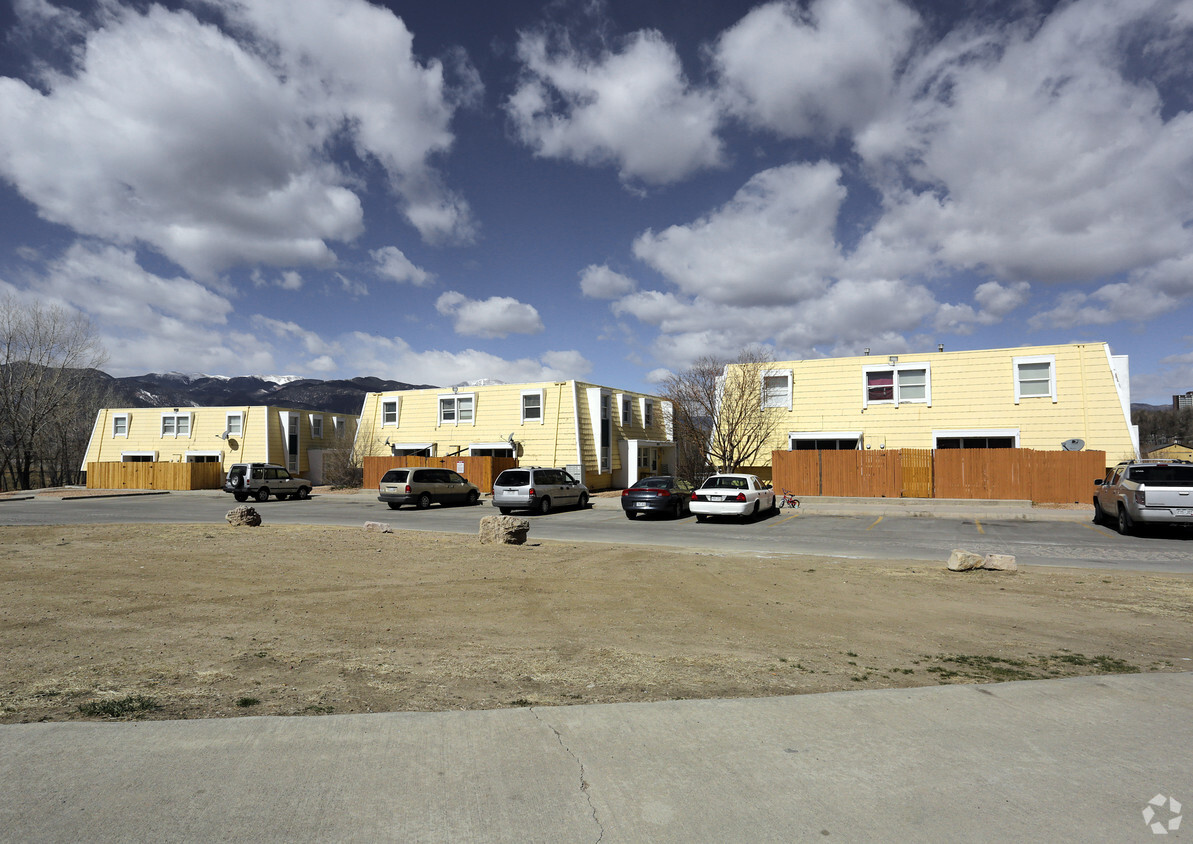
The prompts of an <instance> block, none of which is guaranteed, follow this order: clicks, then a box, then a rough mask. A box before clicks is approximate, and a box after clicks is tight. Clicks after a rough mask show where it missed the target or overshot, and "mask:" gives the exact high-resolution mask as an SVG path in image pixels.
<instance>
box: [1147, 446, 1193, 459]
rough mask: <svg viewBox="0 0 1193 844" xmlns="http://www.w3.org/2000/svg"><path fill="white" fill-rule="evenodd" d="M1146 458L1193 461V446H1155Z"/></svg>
mask: <svg viewBox="0 0 1193 844" xmlns="http://www.w3.org/2000/svg"><path fill="white" fill-rule="evenodd" d="M1144 456H1145V457H1147V458H1149V459H1151V460H1193V446H1189V445H1184V444H1182V443H1169V444H1168V445H1161V446H1154V447H1153V448H1152V449H1151V450H1150V451H1148V452H1147V454H1146V455H1144Z"/></svg>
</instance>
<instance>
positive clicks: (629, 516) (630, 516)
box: [625, 510, 638, 522]
mask: <svg viewBox="0 0 1193 844" xmlns="http://www.w3.org/2000/svg"><path fill="white" fill-rule="evenodd" d="M625 517H626V518H627V519H629V520H630V521H631V522H632V521H634V519H636V518H637V517H638V514H637V513H635V512H634V511H633V510H626V511H625Z"/></svg>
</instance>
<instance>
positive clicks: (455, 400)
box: [435, 393, 476, 427]
mask: <svg viewBox="0 0 1193 844" xmlns="http://www.w3.org/2000/svg"><path fill="white" fill-rule="evenodd" d="M465 400H468V401H471V402H472V418H471V419H465V420H461V419H460V402H461V401H465ZM445 401H450V402H451V403H452V413H453V415H454V418H452V419H444V418H443V403H444V402H445ZM435 404H436V407H437V408H438V412H439V424H440V425H455V426H460V425H472V426H474V427H475V426H476V393H440V394H439V400H438V401H437V402H436V403H435Z"/></svg>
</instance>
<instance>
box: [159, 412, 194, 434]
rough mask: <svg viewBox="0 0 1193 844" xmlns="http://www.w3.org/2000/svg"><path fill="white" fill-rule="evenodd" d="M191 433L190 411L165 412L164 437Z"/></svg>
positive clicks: (163, 416)
mask: <svg viewBox="0 0 1193 844" xmlns="http://www.w3.org/2000/svg"><path fill="white" fill-rule="evenodd" d="M190 435H191V415H190V414H189V413H163V414H162V436H163V437H189V436H190Z"/></svg>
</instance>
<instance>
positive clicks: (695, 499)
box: [692, 492, 699, 501]
mask: <svg viewBox="0 0 1193 844" xmlns="http://www.w3.org/2000/svg"><path fill="white" fill-rule="evenodd" d="M692 500H693V501H698V500H699V499H698V498H696V493H694V492H693V493H692Z"/></svg>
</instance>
